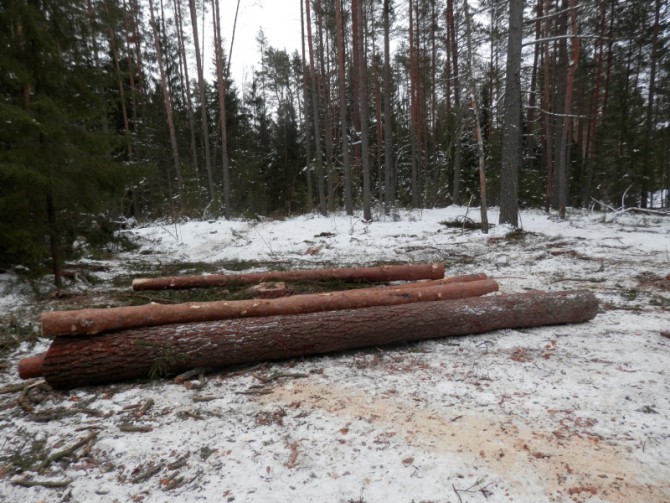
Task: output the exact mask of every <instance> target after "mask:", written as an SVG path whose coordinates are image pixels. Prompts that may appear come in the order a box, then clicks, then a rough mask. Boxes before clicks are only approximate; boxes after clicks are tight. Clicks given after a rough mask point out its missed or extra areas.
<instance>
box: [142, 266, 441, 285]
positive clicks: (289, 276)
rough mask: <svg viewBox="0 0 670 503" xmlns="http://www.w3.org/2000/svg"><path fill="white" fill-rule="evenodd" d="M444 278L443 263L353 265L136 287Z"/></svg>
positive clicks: (145, 281) (171, 279)
mask: <svg viewBox="0 0 670 503" xmlns="http://www.w3.org/2000/svg"><path fill="white" fill-rule="evenodd" d="M443 277H444V264H415V265H388V266H380V267H350V268H340V269H308V270H302V271H268V272H258V273H248V274H209V275H205V276H168V277H162V278H137V279H135V280H133V289H134V290H168V289H172V290H179V289H186V288H211V287H221V286H228V285H240V284H249V283H260V282H263V281H311V280H314V281H325V280H340V281H369V282H378V283H384V282H389V281H415V280H419V279H440V278H443Z"/></svg>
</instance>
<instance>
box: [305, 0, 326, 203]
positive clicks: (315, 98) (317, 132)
mask: <svg viewBox="0 0 670 503" xmlns="http://www.w3.org/2000/svg"><path fill="white" fill-rule="evenodd" d="M309 3H310V0H305V18H306V19H305V20H306V23H307V47H308V50H309V75H310V82H311V85H312V89H311V93H312V117H313V119H312V125H313V126H314V144H315V146H316V185H317V189H318V193H319V209H320V211H321V214H322V215H327V214H328V207H327V205H326V194H325V191H324V188H323V154H322V152H321V127H320V121H319V92H318V89H319V84H318V81H317V77H316V71H315V68H314V43H313V42H312V15H311V9H310V5H309Z"/></svg>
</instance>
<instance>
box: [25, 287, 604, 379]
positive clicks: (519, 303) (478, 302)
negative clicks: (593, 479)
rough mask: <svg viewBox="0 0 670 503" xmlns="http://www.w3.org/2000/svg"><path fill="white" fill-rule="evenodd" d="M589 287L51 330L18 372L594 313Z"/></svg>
mask: <svg viewBox="0 0 670 503" xmlns="http://www.w3.org/2000/svg"><path fill="white" fill-rule="evenodd" d="M597 312H598V300H597V299H596V297H595V295H593V293H592V292H590V291H588V290H577V291H569V292H558V293H543V292H532V293H522V294H514V295H497V296H493V297H479V298H472V299H464V300H454V301H449V302H425V303H421V304H406V305H402V306H392V307H388V306H383V307H371V308H367V309H354V310H348V311H332V312H323V313H312V314H301V315H290V316H276V317H270V318H263V319H246V320H223V321H214V322H203V323H191V324H185V325H181V324H173V325H164V326H158V327H150V328H144V329H139V330H138V329H134V330H128V331H120V332H116V333H111V334H107V335H105V336H98V337H76V338H70V337H57V338H56V339H55V340H54V342H53V343H52V345H51V347H50V348H49V351H48V352H47V353H46V354H45V355H39V356H36V357H32V358H30V359H26V360H28V361H26V360H23V361H21V362H20V363H19V375H20V376H21V377H23V378H27V377H35V376H38V375H42V376H44V378H45V380H46V381H47V383H49V384H50V385H51V386H53V387H54V388H72V387H76V386H83V385H95V384H104V383H110V382H115V381H121V380H128V379H135V378H142V377H147V376H149V375H150V374H152V375H156V374H158V375H166V374H168V373H179V372H185V371H187V370H192V369H193V368H196V367H224V366H231V365H240V364H244V363H252V362H257V361H261V362H262V361H268V360H280V359H285V358H292V357H296V356H308V355H313V354H323V353H330V352H335V351H342V350H350V349H357V348H363V347H376V346H382V345H387V344H398V343H403V342H409V341H418V340H426V339H433V338H438V337H448V336H454V335H465V334H479V333H484V332H488V331H491V330H498V329H503V328H525V327H535V326H542V325H553V324H563V323H579V322H584V321H588V320H590V319H592V318H593V317H594V316H595V315H596V314H597Z"/></svg>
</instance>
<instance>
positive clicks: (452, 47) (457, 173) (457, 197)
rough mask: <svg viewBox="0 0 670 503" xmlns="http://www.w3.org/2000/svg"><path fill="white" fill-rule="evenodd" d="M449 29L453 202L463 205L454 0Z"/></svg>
mask: <svg viewBox="0 0 670 503" xmlns="http://www.w3.org/2000/svg"><path fill="white" fill-rule="evenodd" d="M447 29H448V30H449V34H448V40H449V44H448V45H449V52H450V53H451V61H452V63H451V68H452V73H453V79H454V82H453V88H454V109H455V111H456V121H455V123H454V186H453V190H452V196H451V198H452V201H453V203H454V204H460V203H461V151H462V147H461V129H462V123H463V114H462V112H461V87H460V80H459V73H458V47H457V45H456V24H455V21H454V0H447Z"/></svg>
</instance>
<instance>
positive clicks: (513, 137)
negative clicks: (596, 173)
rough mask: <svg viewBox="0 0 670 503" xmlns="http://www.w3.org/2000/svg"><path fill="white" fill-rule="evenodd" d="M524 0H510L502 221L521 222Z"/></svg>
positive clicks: (503, 146)
mask: <svg viewBox="0 0 670 503" xmlns="http://www.w3.org/2000/svg"><path fill="white" fill-rule="evenodd" d="M522 32H523V0H511V1H510V11H509V39H508V44H507V75H506V79H505V80H506V82H505V124H504V126H503V138H502V143H503V145H502V173H501V178H500V223H501V224H510V225H512V226H514V227H518V226H519V161H520V148H521V37H522V34H523V33H522Z"/></svg>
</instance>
